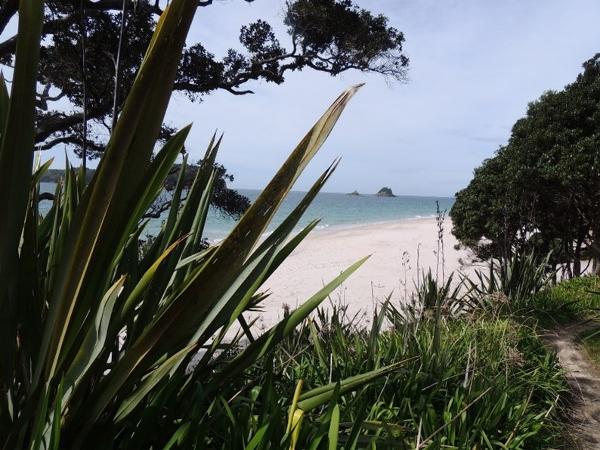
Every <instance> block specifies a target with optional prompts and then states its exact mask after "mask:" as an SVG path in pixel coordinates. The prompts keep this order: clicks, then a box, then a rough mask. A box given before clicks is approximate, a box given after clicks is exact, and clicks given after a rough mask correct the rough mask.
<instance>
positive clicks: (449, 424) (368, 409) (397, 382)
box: [205, 308, 565, 449]
mask: <svg viewBox="0 0 600 450" xmlns="http://www.w3.org/2000/svg"><path fill="white" fill-rule="evenodd" d="M386 309H387V310H386V311H384V314H383V315H382V314H380V315H379V316H378V317H375V318H374V320H373V325H372V326H371V328H369V329H367V328H365V327H363V326H362V325H361V324H360V323H355V322H353V321H352V320H347V319H345V317H346V316H345V314H344V310H343V308H342V309H334V310H333V312H331V313H327V312H325V311H320V313H319V315H318V317H317V318H316V319H315V320H314V321H310V322H307V323H305V324H304V325H303V326H302V327H301V328H299V329H298V330H297V331H296V332H295V333H293V334H292V335H291V336H289V337H288V338H286V339H285V340H284V341H283V342H282V344H281V345H280V346H278V347H277V348H276V349H275V351H274V352H273V354H272V355H271V356H270V357H269V358H267V359H265V360H264V361H263V362H261V363H259V364H256V365H255V366H253V368H252V369H251V370H250V371H249V372H248V379H249V380H252V384H251V385H248V384H246V383H243V382H242V383H241V384H238V385H235V386H230V388H229V389H228V390H226V391H223V392H222V395H223V399H224V400H225V399H228V400H227V401H226V403H227V405H228V408H229V409H228V411H223V410H222V409H218V408H215V409H214V410H213V411H211V413H210V417H208V416H207V418H206V420H207V422H206V423H205V425H206V426H207V428H208V429H210V430H213V431H211V432H210V433H209V434H208V435H207V443H208V444H207V445H210V446H212V447H214V448H243V447H244V445H240V444H242V443H244V444H247V443H248V442H249V441H250V440H251V439H250V438H251V437H252V436H256V435H258V433H259V432H260V431H261V430H264V429H265V427H268V429H269V431H271V432H274V435H275V436H280V435H281V434H285V433H284V431H285V424H286V422H287V420H288V416H287V415H285V414H282V413H281V411H282V410H284V409H285V408H284V406H285V405H288V404H290V403H291V401H292V397H293V395H294V392H296V391H297V388H298V380H302V391H301V392H305V391H307V390H310V389H312V388H316V387H318V386H324V385H328V384H330V383H332V384H334V385H335V383H336V382H338V381H339V380H343V379H348V378H350V377H352V376H353V375H356V374H357V373H364V372H367V371H372V370H377V369H378V368H380V367H383V366H389V365H392V364H397V363H399V362H402V368H401V370H398V371H394V372H393V373H391V374H389V375H388V376H387V377H385V378H381V379H379V380H377V381H374V382H372V383H369V384H368V385H365V386H364V387H362V388H361V389H358V390H356V391H355V392H354V393H353V394H352V395H349V396H340V397H339V398H336V396H335V395H334V396H333V397H332V401H331V402H330V403H328V404H327V403H326V404H323V405H322V406H321V407H320V408H316V409H314V410H313V411H311V412H310V413H308V414H304V415H303V420H302V422H301V425H300V427H299V429H298V430H297V431H298V442H302V443H304V444H305V445H306V448H327V447H322V446H319V445H321V444H322V443H324V442H328V435H329V432H330V430H331V424H332V422H331V416H332V414H333V411H334V410H336V411H337V413H336V414H338V422H337V426H336V438H337V443H338V445H339V446H340V448H394V449H415V448H421V449H449V448H455V449H463V448H481V449H483V448H489V449H491V448H506V449H523V448H526V449H548V448H556V446H557V445H558V441H559V439H560V432H561V429H560V424H559V423H558V422H557V417H558V415H557V404H558V400H559V398H560V397H561V394H562V393H563V392H564V391H565V383H564V379H563V377H562V373H561V371H560V369H559V367H558V365H557V362H556V360H555V358H554V356H553V354H552V353H551V352H549V351H547V349H546V348H545V347H544V346H543V345H542V344H541V342H540V340H539V339H538V338H537V334H536V330H534V329H532V328H529V327H526V326H524V325H521V324H519V323H518V322H517V321H514V320H512V319H511V318H509V317H504V318H499V317H493V316H489V315H487V314H484V315H481V314H477V315H472V316H468V317H467V316H465V317H462V318H454V319H450V320H445V319H441V320H439V321H438V320H422V321H419V322H413V321H411V322H407V321H405V320H404V318H402V317H398V315H397V311H395V310H394V309H393V308H386ZM384 316H385V317H384ZM384 319H385V321H387V324H388V325H390V324H393V326H392V328H389V327H388V328H386V327H385V321H384ZM300 398H302V397H300ZM333 405H335V406H333ZM336 407H337V409H335V408H336ZM277 431H278V432H277ZM263 438H264V436H263ZM276 441H277V439H275V441H273V442H271V443H270V445H269V446H266V447H264V448H280V447H278V446H277V443H278V442H276ZM310 443H313V444H314V445H315V446H314V447H310V446H309V444H310ZM319 443H321V444H319ZM303 448H304V447H303Z"/></svg>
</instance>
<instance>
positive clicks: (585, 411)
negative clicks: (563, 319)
mask: <svg viewBox="0 0 600 450" xmlns="http://www.w3.org/2000/svg"><path fill="white" fill-rule="evenodd" d="M594 326H597V324H594V323H593V322H589V321H585V322H576V323H573V324H570V325H560V326H559V327H557V328H556V329H554V330H553V331H552V333H551V334H550V335H549V336H548V342H549V343H550V344H551V345H552V346H553V347H554V348H555V349H556V352H557V355H558V359H559V361H560V364H561V365H562V366H563V368H564V369H565V371H566V377H567V381H568V383H569V385H570V386H571V388H572V390H573V392H574V393H575V395H576V398H575V404H574V408H573V421H572V422H573V425H572V426H573V428H574V430H573V435H574V436H577V437H578V440H579V441H580V444H581V445H582V446H583V448H584V449H600V369H599V368H598V365H597V364H595V363H594V362H592V361H591V360H590V358H589V357H588V355H587V354H586V351H585V350H584V349H583V348H582V347H581V345H580V342H579V336H581V335H582V334H583V333H585V332H586V331H587V330H589V329H590V328H593V327H594Z"/></svg>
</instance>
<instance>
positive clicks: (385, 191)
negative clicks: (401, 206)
mask: <svg viewBox="0 0 600 450" xmlns="http://www.w3.org/2000/svg"><path fill="white" fill-rule="evenodd" d="M375 195H377V197H395V195H394V193H393V192H392V190H391V189H390V188H389V187H382V188H381V189H379V192H377V194H375Z"/></svg>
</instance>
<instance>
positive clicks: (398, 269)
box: [250, 217, 472, 328]
mask: <svg viewBox="0 0 600 450" xmlns="http://www.w3.org/2000/svg"><path fill="white" fill-rule="evenodd" d="M451 229H452V221H451V220H450V219H449V218H446V220H445V221H444V223H443V243H444V247H443V250H444V252H443V253H444V254H443V258H442V255H441V252H440V256H439V258H438V255H437V249H438V229H437V224H436V218H435V217H429V218H407V219H399V220H395V221H386V222H383V223H376V224H373V223H368V224H356V225H353V226H351V227H345V226H344V227H337V226H336V227H331V228H326V229H320V230H314V232H313V233H311V234H309V235H308V237H307V238H306V239H305V240H304V241H303V242H302V243H301V244H300V245H299V246H298V248H296V250H295V251H294V252H292V254H291V255H290V256H289V257H288V259H286V261H284V263H283V264H282V265H281V266H280V267H279V268H278V269H277V270H276V271H275V272H274V273H273V275H272V276H271V277H270V278H269V280H267V282H266V283H265V284H264V285H263V287H262V288H261V291H268V292H270V293H271V295H270V296H269V297H268V298H267V299H266V300H265V301H264V302H263V303H262V309H263V311H262V312H261V313H257V314H251V315H250V317H252V318H258V321H257V324H258V326H259V327H261V328H262V327H269V326H271V325H273V324H274V323H275V322H276V321H277V320H278V319H281V317H282V316H283V308H284V307H286V306H287V307H290V308H291V309H294V308H296V307H297V306H299V305H301V304H302V303H303V302H304V301H306V300H307V299H308V298H310V296H312V295H313V294H314V293H316V292H317V291H318V290H319V289H320V288H322V287H323V286H324V285H325V284H326V283H328V282H329V281H331V280H332V279H333V278H335V277H336V276H337V275H339V273H340V272H341V271H343V270H344V269H345V268H347V267H348V266H350V265H351V264H352V263H354V262H356V261H357V260H359V259H360V258H362V257H364V256H367V255H371V257H370V259H369V260H368V261H367V262H365V264H364V265H363V266H362V267H361V268H359V269H358V271H357V272H355V273H354V274H353V275H352V276H351V277H350V278H349V279H348V280H346V282H345V283H344V284H343V285H342V286H340V287H339V288H338V289H336V291H334V293H333V294H332V296H331V300H332V301H333V302H334V303H336V304H340V303H341V304H345V305H347V306H348V313H349V314H350V316H353V315H354V314H357V313H359V314H364V315H365V319H367V320H368V319H369V318H370V317H371V316H372V313H373V310H374V307H375V305H377V304H378V303H380V302H381V301H383V300H384V299H385V298H386V297H387V296H389V295H390V294H391V301H392V302H393V303H395V304H402V303H404V302H406V300H407V297H410V294H411V293H412V292H413V289H414V284H413V280H415V279H416V276H417V273H419V272H421V271H422V270H425V271H427V270H428V269H431V270H432V273H433V274H434V275H435V273H436V269H437V271H438V275H439V278H440V279H441V278H442V277H443V276H444V277H446V278H447V277H448V275H449V274H450V273H451V272H456V271H462V272H465V273H468V272H469V270H472V265H471V258H472V255H471V253H470V252H469V251H468V250H464V249H460V250H456V249H455V248H454V246H455V245H456V244H457V241H456V239H455V238H454V236H453V235H452V233H451V231H450V230H451ZM442 259H443V260H444V261H445V264H444V266H443V268H442V265H441V262H442ZM417 261H418V262H417ZM417 267H418V270H417ZM326 303H327V300H326V301H325V302H324V305H325V304H326Z"/></svg>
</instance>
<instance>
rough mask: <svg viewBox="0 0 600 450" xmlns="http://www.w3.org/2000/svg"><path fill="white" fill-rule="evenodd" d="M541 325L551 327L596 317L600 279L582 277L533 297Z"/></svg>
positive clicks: (564, 282) (599, 299)
mask: <svg viewBox="0 0 600 450" xmlns="http://www.w3.org/2000/svg"><path fill="white" fill-rule="evenodd" d="M533 304H534V306H535V310H536V311H537V312H538V314H539V316H538V317H539V318H540V320H541V321H542V323H544V324H546V325H548V326H552V325H553V324H557V323H567V322H572V321H575V320H582V319H586V318H593V317H596V316H597V315H598V314H597V313H598V311H599V310H600V277H596V276H584V277H580V278H573V279H571V280H566V281H563V282H561V283H558V284H557V285H556V286H553V287H552V288H550V289H545V290H543V291H542V292H540V293H539V294H538V295H536V296H535V297H534V301H533Z"/></svg>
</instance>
